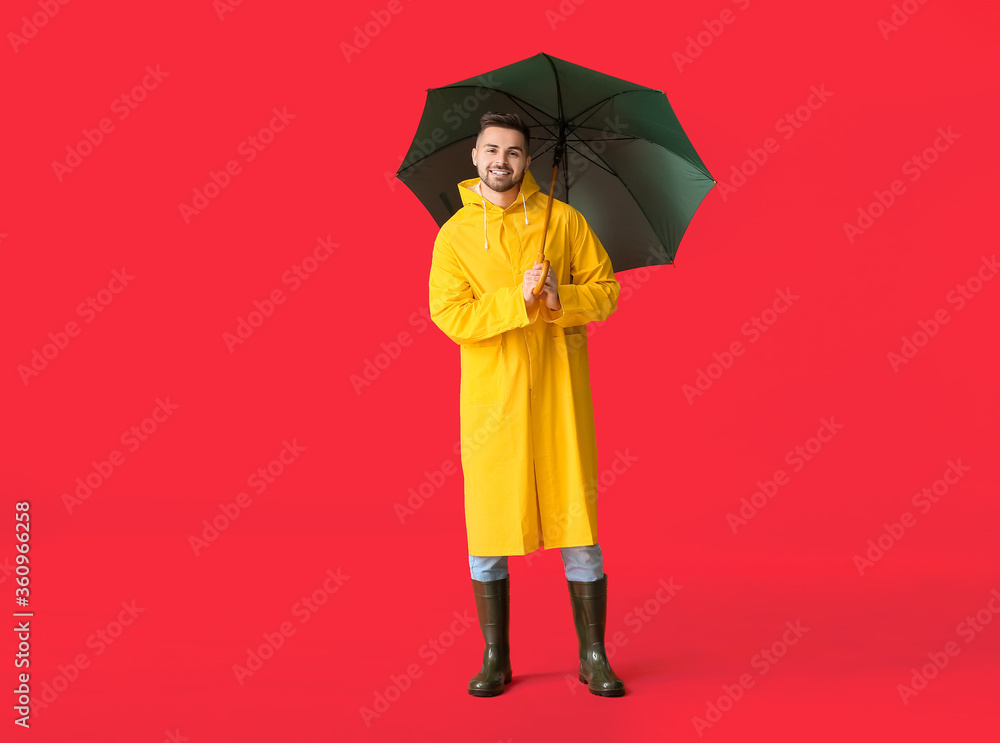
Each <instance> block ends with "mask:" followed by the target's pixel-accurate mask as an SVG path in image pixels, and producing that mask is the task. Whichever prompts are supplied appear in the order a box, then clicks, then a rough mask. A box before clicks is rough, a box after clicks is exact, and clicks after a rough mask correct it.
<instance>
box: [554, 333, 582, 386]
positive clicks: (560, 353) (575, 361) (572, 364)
mask: <svg viewBox="0 0 1000 743" xmlns="http://www.w3.org/2000/svg"><path fill="white" fill-rule="evenodd" d="M549 335H551V336H552V345H553V346H554V347H555V353H556V357H557V358H559V359H563V360H564V361H563V363H565V367H564V368H565V369H567V370H568V371H569V379H568V380H565V381H564V382H563V383H562V384H559V385H558V389H559V391H560V392H561V393H562V394H564V395H573V391H574V389H576V390H579V389H580V388H581V387H580V385H581V384H584V383H585V384H588V385H589V384H590V369H589V362H588V359H587V326H586V325H573V326H570V327H568V328H564V327H562V326H561V325H552V324H550V325H549Z"/></svg>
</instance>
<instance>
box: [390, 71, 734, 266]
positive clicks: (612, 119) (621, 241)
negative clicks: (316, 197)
mask: <svg viewBox="0 0 1000 743" xmlns="http://www.w3.org/2000/svg"><path fill="white" fill-rule="evenodd" d="M488 111H497V112H503V113H518V114H520V115H521V118H522V119H524V121H525V123H527V124H528V126H529V129H530V132H531V142H530V145H529V150H530V152H529V154H530V155H531V165H530V166H529V168H530V169H531V172H532V175H534V177H535V180H536V181H537V182H538V184H539V186H540V187H541V188H542V190H543V191H546V192H548V191H549V189H550V187H551V185H552V184H551V174H552V172H553V163H554V161H555V160H556V158H558V157H561V162H560V163H559V171H558V173H557V177H556V184H555V188H554V191H553V195H554V197H555V198H558V199H560V200H562V201H565V202H566V203H568V204H571V205H572V206H574V207H575V208H576V209H578V210H579V211H580V212H581V213H582V214H583V215H584V217H585V218H586V219H587V222H588V223H589V224H590V226H591V228H592V229H593V230H594V232H595V233H596V234H597V236H598V238H599V239H600V240H601V243H602V245H603V246H604V248H605V250H607V252H608V255H609V256H610V257H611V261H612V264H613V266H614V269H615V271H625V270H628V269H630V268H637V267H639V266H645V265H653V264H664V263H673V261H674V257H675V256H676V254H677V248H678V246H679V244H680V241H681V238H682V237H683V235H684V232H685V231H686V230H687V227H688V224H689V223H690V221H691V218H692V217H693V216H694V213H695V210H696V209H697V208H698V205H699V204H700V203H701V202H702V200H703V199H704V198H705V196H706V195H707V194H708V192H709V190H711V188H712V186H714V185H715V180H714V179H713V178H712V176H711V175H710V174H709V172H708V169H707V168H706V167H705V164H704V163H703V162H702V161H701V158H700V157H699V156H698V153H697V152H695V149H694V146H693V145H692V144H691V142H690V140H689V139H688V137H687V135H686V134H685V133H684V130H683V129H682V128H681V125H680V123H679V122H678V120H677V117H676V116H675V115H674V112H673V109H672V108H671V106H670V102H669V101H668V100H667V96H666V93H664V92H663V91H661V90H655V89H653V88H647V87H645V86H642V85H637V84H635V83H630V82H628V81H626V80H621V79H619V78H616V77H611V76H610V75H605V74H603V73H600V72H596V71H594V70H590V69H588V68H586V67H581V66H580V65H576V64H573V63H571V62H566V61H565V60H562V59H558V58H557V57H553V56H551V55H548V54H536V55H535V56H533V57H529V58H528V59H525V60H522V61H520V62H515V63H514V64H511V65H507V66H506V67H501V68H499V69H496V70H493V71H491V72H488V73H485V74H483V75H479V76H478V77H475V78H469V79H467V80H461V81H459V82H456V83H452V84H451V85H446V86H444V87H441V88H430V89H428V90H427V101H426V104H425V106H424V111H423V115H422V117H421V119H420V125H419V126H418V127H417V133H416V135H415V136H414V138H413V143H412V144H411V145H410V149H409V151H408V152H407V154H406V157H405V158H404V160H403V163H402V164H401V165H400V167H399V171H398V172H397V173H396V177H398V178H399V179H400V180H401V181H402V182H403V183H405V184H406V185H407V187H408V188H409V189H410V190H411V191H413V193H414V194H415V195H416V196H417V198H418V199H420V201H421V203H422V204H423V205H424V206H425V207H426V208H427V210H428V211H429V212H430V213H431V216H432V217H433V218H434V220H435V221H436V222H437V223H438V225H439V226H440V225H443V224H444V223H445V222H446V221H448V219H449V218H450V217H451V216H452V215H453V214H454V213H455V212H456V211H457V210H458V209H459V208H460V207H461V206H462V202H461V200H460V198H459V194H458V192H457V191H458V189H457V184H458V182H459V181H462V180H465V179H467V178H469V177H470V175H472V174H473V173H471V172H470V171H472V170H473V168H474V166H473V165H472V156H471V152H472V150H473V149H474V148H475V143H476V137H477V135H478V134H479V119H480V117H481V116H482V115H483V114H484V113H487V112H488ZM562 152H565V155H562Z"/></svg>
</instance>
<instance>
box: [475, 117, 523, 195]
mask: <svg viewBox="0 0 1000 743" xmlns="http://www.w3.org/2000/svg"><path fill="white" fill-rule="evenodd" d="M472 163H473V164H474V165H475V166H476V170H478V171H479V178H480V180H482V182H483V186H484V187H485V188H487V189H489V190H491V191H493V192H494V193H496V194H501V193H504V192H506V191H510V190H511V189H512V188H515V187H517V186H520V184H521V181H522V180H523V179H524V171H525V170H527V168H528V165H530V164H531V156H530V155H528V154H527V153H526V152H525V151H524V135H522V134H521V132H519V131H517V130H516V129H507V128H506V127H500V126H488V127H486V128H485V129H483V131H482V132H480V134H479V139H478V140H477V141H476V149H474V150H473V151H472Z"/></svg>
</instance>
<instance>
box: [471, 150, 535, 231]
mask: <svg viewBox="0 0 1000 743" xmlns="http://www.w3.org/2000/svg"><path fill="white" fill-rule="evenodd" d="M479 182H480V178H479V176H476V177H475V178H468V179H466V180H464V181H461V182H460V183H459V184H458V192H459V193H460V194H461V196H462V206H463V207H465V206H469V205H472V206H482V207H483V250H489V249H490V240H489V236H488V234H487V229H486V212H487V210H488V209H491V208H492V209H496V210H497V211H501V212H502V211H506V210H505V209H501V208H500V207H499V206H497V205H496V204H494V203H493V202H491V201H487V200H486V197H484V196H481V195H480V194H478V193H476V192H475V191H473V190H472V189H473V188H474V187H475V185H476V184H477V183H479ZM540 192H541V189H540V188H539V187H538V183H537V182H536V181H535V177H534V176H533V175H531V171H530V170H528V169H527V168H525V169H524V178H523V179H522V180H521V192H520V193H519V194H518V195H517V200H518V201H520V202H521V207H522V208H523V209H524V223H525V224H529V222H528V203H527V202H528V199H529V198H530V197H531V196H532V195H533V194H536V193H540ZM515 203H516V202H515ZM513 206H514V204H511V205H510V206H508V207H507V209H510V208H511V207H513Z"/></svg>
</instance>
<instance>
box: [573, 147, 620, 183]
mask: <svg viewBox="0 0 1000 743" xmlns="http://www.w3.org/2000/svg"><path fill="white" fill-rule="evenodd" d="M566 147H568V148H569V149H571V150H573V152H575V153H576V154H578V155H579V156H580V157H582V158H585V159H587V160H590V162H592V163H594V165H596V166H597V167H599V168H600V169H601V170H605V171H607V172H608V173H610V174H611V175H613V176H614V177H615V178H619V179H620V178H621V176H619V175H618V174H617V173H616V172H615V171H613V170H611V168H610V166H608V167H605V166H604V165H601V163H599V162H597V160H594V159H592V158H590V157H587V156H586V155H585V154H583V153H582V152H581V151H580V150H578V149H577V148H576V147H573V146H572V145H571V144H569V143H568V142H567V143H566ZM587 149H588V150H590V151H591V152H594V148H593V147H588V148H587ZM594 154H595V155H597V153H596V152H594ZM597 156H598V157H600V155H597ZM601 162H602V163H606V162H607V161H606V160H604V158H601Z"/></svg>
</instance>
